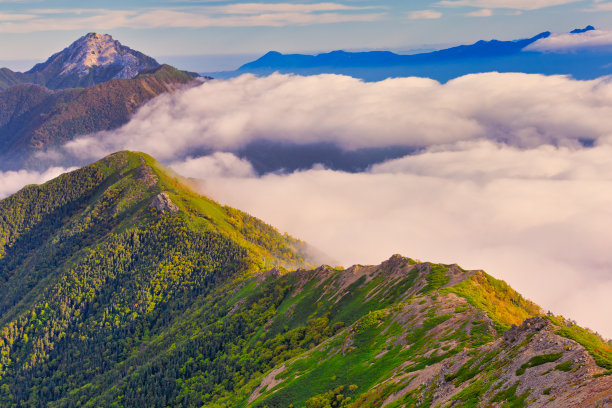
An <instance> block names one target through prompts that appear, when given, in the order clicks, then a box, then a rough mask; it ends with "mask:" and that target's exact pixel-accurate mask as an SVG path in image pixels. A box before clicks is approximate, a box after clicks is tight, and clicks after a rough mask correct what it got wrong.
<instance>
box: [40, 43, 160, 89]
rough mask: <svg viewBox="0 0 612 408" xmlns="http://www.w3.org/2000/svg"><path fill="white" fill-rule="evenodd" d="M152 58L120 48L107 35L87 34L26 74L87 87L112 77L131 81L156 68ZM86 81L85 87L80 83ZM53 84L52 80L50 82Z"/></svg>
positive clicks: (118, 44)
mask: <svg viewBox="0 0 612 408" xmlns="http://www.w3.org/2000/svg"><path fill="white" fill-rule="evenodd" d="M158 66H159V64H158V62H157V61H155V59H153V58H151V57H148V56H146V55H144V54H143V53H141V52H138V51H135V50H133V49H131V48H129V47H126V46H124V45H122V44H121V43H120V42H119V41H117V40H114V39H113V37H112V36H110V35H109V34H98V33H88V34H86V35H84V36H83V37H81V38H79V39H78V40H76V41H75V42H73V43H72V44H70V45H69V46H68V47H66V48H65V49H64V50H62V51H60V52H58V53H56V54H53V55H52V56H51V57H50V58H49V59H48V60H47V61H45V62H44V63H41V64H36V65H35V66H34V67H33V68H32V69H31V70H30V71H28V73H29V74H41V75H43V76H45V77H47V76H48V77H49V78H53V80H54V81H57V80H58V79H59V78H71V79H72V80H71V81H69V82H74V81H75V80H76V82H77V83H76V84H75V86H83V85H86V86H89V85H92V84H90V83H89V82H93V83H100V82H104V81H108V80H110V79H115V78H134V77H135V76H136V75H138V74H139V73H140V72H141V71H143V70H145V69H151V68H156V67H158ZM82 81H86V82H87V83H86V84H81V83H80V82H82ZM52 82H53V81H52Z"/></svg>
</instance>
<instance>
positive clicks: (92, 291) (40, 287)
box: [0, 152, 612, 408]
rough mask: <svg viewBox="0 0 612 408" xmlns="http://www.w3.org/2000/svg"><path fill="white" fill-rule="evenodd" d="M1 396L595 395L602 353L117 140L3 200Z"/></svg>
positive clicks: (224, 403)
mask: <svg viewBox="0 0 612 408" xmlns="http://www.w3.org/2000/svg"><path fill="white" fill-rule="evenodd" d="M0 215H1V217H0V405H2V406H5V407H75V406H108V407H112V406H121V407H143V406H147V407H168V406H172V407H192V406H193V407H195V406H198V407H199V406H207V407H307V408H314V407H321V408H322V407H355V408H356V407H380V406H386V407H433V406H440V407H450V406H461V407H476V406H497V407H501V406H504V407H526V406H538V407H602V406H609V404H611V403H612V393H610V390H611V389H612V375H611V374H612V348H611V347H610V344H608V343H606V342H604V341H603V340H602V339H601V338H600V337H598V336H597V335H596V334H594V333H593V332H591V331H589V330H586V329H583V328H581V327H579V326H577V325H575V324H574V323H572V322H571V321H568V320H565V319H564V318H562V317H560V316H554V315H553V314H552V313H548V314H545V313H544V312H543V311H542V310H541V309H540V308H539V307H538V306H537V305H535V304H534V303H532V302H530V301H528V300H526V299H524V298H523V297H522V296H521V295H519V294H518V293H517V292H515V291H514V290H513V289H512V288H510V287H509V286H508V285H507V284H506V283H504V282H503V281H499V280H497V279H495V278H493V277H492V276H490V275H488V274H487V273H485V272H484V271H478V270H476V271H468V270H464V269H462V268H461V267H459V266H458V265H445V264H436V263H430V262H421V261H418V260H414V259H411V258H406V257H402V256H400V255H394V256H392V257H391V258H389V259H388V260H387V261H385V262H383V263H382V264H380V265H374V266H366V265H355V266H353V267H350V268H347V269H343V268H337V267H331V266H327V265H323V266H318V267H316V266H315V265H314V264H313V262H314V260H313V259H312V258H311V257H310V256H309V253H310V251H309V248H308V246H307V245H306V244H305V243H303V242H301V241H299V240H296V239H294V238H292V237H290V236H288V235H286V234H280V233H279V232H278V231H277V230H276V229H274V228H273V227H272V226H269V225H267V224H265V223H263V222H262V221H260V220H258V219H256V218H254V217H252V216H249V215H248V214H245V213H243V212H241V211H239V210H236V209H233V208H230V207H223V206H221V205H219V204H217V203H215V202H214V201H212V200H210V199H209V198H206V197H204V196H200V195H198V194H196V193H194V192H193V191H192V190H191V189H190V187H189V182H188V181H186V180H183V179H181V178H180V177H179V176H177V175H176V174H173V173H172V172H171V171H169V170H167V169H165V168H163V167H162V166H161V165H160V164H159V163H157V162H156V161H155V160H154V159H153V158H151V157H150V156H147V155H145V154H141V153H132V152H119V153H115V154H113V155H111V156H109V157H106V158H105V159H103V160H101V161H98V162H96V163H94V164H92V165H89V166H86V167H84V168H81V169H79V170H76V171H74V172H71V173H67V174H64V175H62V176H60V177H59V178H57V179H54V180H52V181H49V182H47V183H45V184H44V185H41V186H36V185H32V186H28V187H26V188H24V189H23V190H21V191H19V192H18V193H16V194H14V195H12V196H10V197H9V198H7V199H4V200H2V201H0Z"/></svg>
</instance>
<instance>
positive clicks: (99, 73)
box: [0, 33, 199, 170]
mask: <svg viewBox="0 0 612 408" xmlns="http://www.w3.org/2000/svg"><path fill="white" fill-rule="evenodd" d="M194 76H197V75H196V74H193V73H188V72H184V71H180V70H178V69H175V68H173V67H171V66H169V65H160V64H158V63H157V62H156V61H155V60H154V59H153V58H151V57H148V56H146V55H144V54H142V53H141V52H138V51H134V50H132V49H130V48H128V47H125V46H123V45H121V44H120V43H119V42H118V41H115V40H113V39H112V37H111V36H110V35H102V34H95V33H90V34H87V35H86V36H83V37H81V38H80V39H78V40H77V41H75V42H74V43H73V44H71V45H70V46H68V47H67V48H66V49H64V50H63V51H61V52H58V53H56V54H54V55H52V56H51V57H50V58H49V59H48V60H47V61H46V62H44V63H41V64H37V65H35V66H34V67H33V68H32V69H31V70H30V71H28V72H26V73H15V72H12V71H10V70H8V69H7V68H2V69H1V70H0V170H14V169H21V168H23V167H24V166H27V167H30V168H41V166H42V167H44V166H46V165H47V163H45V162H44V161H40V158H37V157H35V156H36V153H39V152H44V151H46V150H47V149H49V148H52V147H57V146H59V145H61V144H63V143H65V142H67V141H70V140H72V139H73V138H75V137H76V136H79V135H84V134H89V133H94V132H98V131H102V130H110V129H115V128H118V127H119V126H121V125H123V124H125V123H126V122H127V121H128V120H129V118H130V117H131V115H132V114H133V113H134V112H135V111H136V110H137V109H138V108H139V107H140V106H142V105H143V104H144V103H145V102H147V101H149V100H151V99H152V98H154V97H156V96H158V95H160V94H162V93H165V92H173V91H174V90H176V89H178V88H181V87H183V86H190V84H191V85H195V84H198V83H199V82H198V81H196V80H195V79H194Z"/></svg>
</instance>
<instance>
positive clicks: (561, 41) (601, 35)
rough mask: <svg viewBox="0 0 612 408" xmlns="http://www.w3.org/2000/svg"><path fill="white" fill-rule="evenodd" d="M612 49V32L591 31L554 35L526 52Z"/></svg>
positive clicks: (529, 47) (534, 44) (531, 46)
mask: <svg viewBox="0 0 612 408" xmlns="http://www.w3.org/2000/svg"><path fill="white" fill-rule="evenodd" d="M605 47H607V48H610V47H612V31H608V30H591V31H587V32H584V33H578V34H569V33H567V34H553V35H551V36H550V37H547V38H541V39H539V40H538V41H536V42H534V43H532V44H530V45H528V46H527V47H525V51H540V52H570V51H578V50H596V49H600V48H605Z"/></svg>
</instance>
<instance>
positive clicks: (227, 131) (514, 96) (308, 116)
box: [64, 73, 612, 160]
mask: <svg viewBox="0 0 612 408" xmlns="http://www.w3.org/2000/svg"><path fill="white" fill-rule="evenodd" d="M331 112H333V114H331ZM257 139H269V140H275V141H284V142H295V143H315V142H334V143H336V144H338V145H340V146H342V147H344V148H347V149H355V148H365V147H385V146H397V145H402V146H435V145H444V144H450V143H455V142H458V141H468V140H481V139H488V140H495V141H503V142H505V143H507V144H509V145H513V146H521V147H534V146H539V145H542V144H555V145H561V146H579V141H580V140H581V139H591V140H594V141H595V143H608V142H610V141H612V83H611V82H610V80H609V79H608V78H600V79H597V80H592V81H576V80H573V79H570V78H567V77H562V76H542V75H527V74H499V73H488V74H478V75H468V76H465V77H461V78H458V79H455V80H452V81H450V82H448V83H446V84H440V83H438V82H436V81H434V80H431V79H424V78H396V79H388V80H385V81H382V82H376V83H365V82H363V81H360V80H358V79H355V78H351V77H346V76H338V75H319V76H309V77H302V76H291V75H278V74H276V75H271V76H268V77H261V78H258V77H255V76H252V75H244V76H241V77H239V78H234V79H232V80H228V81H211V82H207V83H204V84H203V85H201V86H198V87H195V88H191V89H187V90H184V91H181V92H177V93H174V94H167V95H162V96H160V97H158V98H155V99H154V100H152V101H151V102H150V103H148V104H146V105H145V106H144V107H142V108H141V109H140V110H139V111H138V112H137V113H136V115H135V116H134V118H133V119H132V120H131V121H130V122H129V123H128V124H126V125H125V126H124V127H122V128H121V129H119V130H117V131H112V132H103V133H100V134H95V135H92V136H89V137H84V138H81V139H78V140H75V141H73V142H70V143H68V144H67V145H66V146H65V149H64V150H65V151H68V152H70V153H71V154H73V155H76V156H78V157H81V158H87V159H96V158H99V157H102V156H104V155H105V154H108V153H111V152H114V151H117V150H123V149H130V150H142V151H145V152H147V153H150V154H152V155H153V156H155V157H158V158H159V159H161V160H174V159H176V158H181V157H185V156H188V155H193V153H192V152H193V151H194V149H196V150H197V149H200V150H208V151H210V149H213V150H225V151H228V150H231V149H235V148H238V147H240V146H243V145H244V144H246V143H248V142H250V141H253V140H257Z"/></svg>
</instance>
